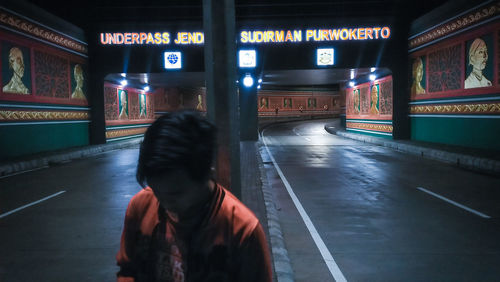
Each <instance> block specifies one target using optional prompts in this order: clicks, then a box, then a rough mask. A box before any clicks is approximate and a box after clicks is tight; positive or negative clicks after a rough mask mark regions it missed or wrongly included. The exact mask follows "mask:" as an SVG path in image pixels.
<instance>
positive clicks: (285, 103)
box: [283, 98, 292, 109]
mask: <svg viewBox="0 0 500 282" xmlns="http://www.w3.org/2000/svg"><path fill="white" fill-rule="evenodd" d="M283 108H290V109H291V108H292V98H285V99H284V100H283Z"/></svg>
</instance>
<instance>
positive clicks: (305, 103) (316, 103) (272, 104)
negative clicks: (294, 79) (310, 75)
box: [257, 90, 341, 119]
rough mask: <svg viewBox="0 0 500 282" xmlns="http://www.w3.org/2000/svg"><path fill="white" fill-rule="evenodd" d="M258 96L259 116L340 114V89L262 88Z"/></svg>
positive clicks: (308, 116) (294, 116)
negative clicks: (292, 89) (291, 89)
mask: <svg viewBox="0 0 500 282" xmlns="http://www.w3.org/2000/svg"><path fill="white" fill-rule="evenodd" d="M257 96H258V115H259V118H264V119H265V118H267V117H273V118H275V117H279V118H285V117H293V118H297V117H299V118H300V117H304V118H311V117H322V116H324V117H331V116H338V115H339V114H340V103H341V102H340V100H341V97H340V92H339V91H314V90H311V91H304V90H300V91H297V90H294V91H286V90H261V91H258V93H257ZM276 109H278V111H277V112H276Z"/></svg>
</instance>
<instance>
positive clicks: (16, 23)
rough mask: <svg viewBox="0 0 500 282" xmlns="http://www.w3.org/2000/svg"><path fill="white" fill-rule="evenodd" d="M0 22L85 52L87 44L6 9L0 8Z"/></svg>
mask: <svg viewBox="0 0 500 282" xmlns="http://www.w3.org/2000/svg"><path fill="white" fill-rule="evenodd" d="M0 23H1V24H3V25H6V26H9V27H11V28H14V29H16V30H19V31H20V32H23V33H26V34H29V35H32V36H35V37H38V38H40V39H43V40H47V41H49V42H52V43H55V44H57V45H60V46H62V47H66V48H70V49H72V50H75V51H77V52H80V53H83V54H87V46H85V45H84V44H81V43H79V42H77V41H75V40H72V39H70V38H68V37H66V36H63V35H60V34H58V33H56V32H54V31H52V30H49V29H47V28H45V27H43V26H40V25H37V24H34V23H31V22H30V21H28V20H26V19H22V18H20V17H18V16H16V15H13V14H10V13H8V12H6V11H3V10H0Z"/></svg>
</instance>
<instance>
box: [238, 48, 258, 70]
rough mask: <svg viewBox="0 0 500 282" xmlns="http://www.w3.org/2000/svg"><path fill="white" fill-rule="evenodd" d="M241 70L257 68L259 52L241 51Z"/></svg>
mask: <svg viewBox="0 0 500 282" xmlns="http://www.w3.org/2000/svg"><path fill="white" fill-rule="evenodd" d="M238 60H239V65H240V68H255V66H256V65H257V52H255V50H240V51H239V55H238Z"/></svg>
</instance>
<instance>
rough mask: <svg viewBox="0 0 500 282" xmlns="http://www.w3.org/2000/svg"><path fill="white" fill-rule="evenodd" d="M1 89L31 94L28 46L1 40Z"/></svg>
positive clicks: (8, 91)
mask: <svg viewBox="0 0 500 282" xmlns="http://www.w3.org/2000/svg"><path fill="white" fill-rule="evenodd" d="M2 47H3V48H2V78H3V79H2V86H3V87H2V91H3V92H5V93H15V94H31V64H30V62H31V60H30V51H29V49H28V48H25V47H21V46H18V45H16V46H14V45H12V44H10V43H7V42H2Z"/></svg>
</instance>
